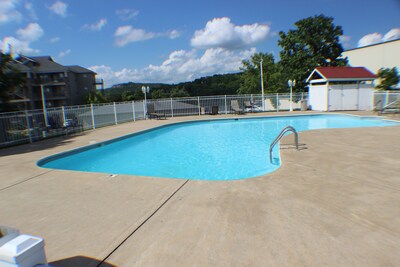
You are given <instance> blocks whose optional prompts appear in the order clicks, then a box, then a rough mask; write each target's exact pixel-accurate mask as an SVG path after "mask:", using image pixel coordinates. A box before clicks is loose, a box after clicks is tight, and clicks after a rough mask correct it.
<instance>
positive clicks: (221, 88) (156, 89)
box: [103, 73, 241, 102]
mask: <svg viewBox="0 0 400 267" xmlns="http://www.w3.org/2000/svg"><path fill="white" fill-rule="evenodd" d="M240 76H241V73H234V74H218V75H214V76H209V77H203V78H199V79H196V80H194V81H191V82H183V83H178V84H163V83H133V82H128V83H121V84H116V85H113V86H112V87H111V88H107V89H105V90H104V91H103V94H104V96H105V98H106V99H107V100H109V101H115V102H118V101H129V100H138V99H143V93H142V91H141V88H142V86H149V87H150V94H149V95H148V97H149V98H167V97H179V96H207V95H234V94H236V93H237V91H238V89H239V86H240Z"/></svg>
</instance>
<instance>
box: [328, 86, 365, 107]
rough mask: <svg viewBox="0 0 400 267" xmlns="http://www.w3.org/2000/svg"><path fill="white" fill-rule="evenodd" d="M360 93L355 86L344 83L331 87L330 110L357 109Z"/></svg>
mask: <svg viewBox="0 0 400 267" xmlns="http://www.w3.org/2000/svg"><path fill="white" fill-rule="evenodd" d="M357 103H358V94H357V89H355V88H346V86H343V85H334V86H331V87H329V110H330V111H334V110H357V109H358V107H357Z"/></svg>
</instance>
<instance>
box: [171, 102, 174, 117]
mask: <svg viewBox="0 0 400 267" xmlns="http://www.w3.org/2000/svg"><path fill="white" fill-rule="evenodd" d="M171 116H172V118H173V117H174V103H173V100H172V97H171Z"/></svg>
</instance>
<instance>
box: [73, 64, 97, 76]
mask: <svg viewBox="0 0 400 267" xmlns="http://www.w3.org/2000/svg"><path fill="white" fill-rule="evenodd" d="M67 67H68V69H69V70H70V71H72V72H75V73H92V74H96V73H95V72H94V71H91V70H89V69H86V68H84V67H81V66H78V65H73V66H67Z"/></svg>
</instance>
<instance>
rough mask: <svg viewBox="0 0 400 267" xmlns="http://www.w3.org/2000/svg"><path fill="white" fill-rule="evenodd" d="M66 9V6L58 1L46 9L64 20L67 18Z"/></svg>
mask: <svg viewBox="0 0 400 267" xmlns="http://www.w3.org/2000/svg"><path fill="white" fill-rule="evenodd" d="M67 8H68V5H67V4H66V3H64V2H61V1H59V0H58V1H56V2H55V3H54V4H52V5H51V6H49V7H48V9H50V10H51V11H52V12H53V13H54V14H57V15H59V16H61V17H64V18H65V17H66V16H67Z"/></svg>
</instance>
